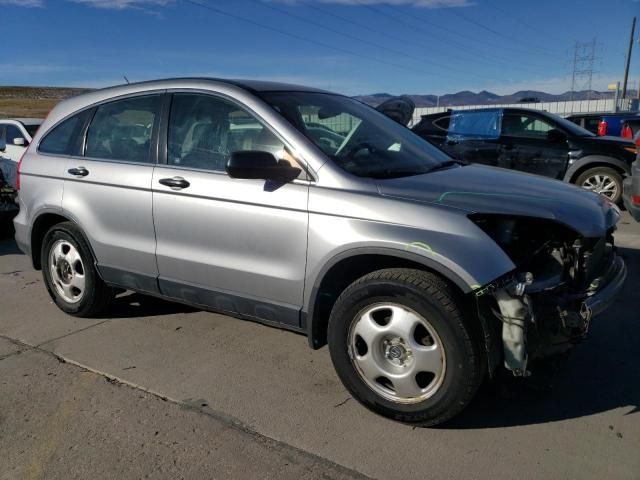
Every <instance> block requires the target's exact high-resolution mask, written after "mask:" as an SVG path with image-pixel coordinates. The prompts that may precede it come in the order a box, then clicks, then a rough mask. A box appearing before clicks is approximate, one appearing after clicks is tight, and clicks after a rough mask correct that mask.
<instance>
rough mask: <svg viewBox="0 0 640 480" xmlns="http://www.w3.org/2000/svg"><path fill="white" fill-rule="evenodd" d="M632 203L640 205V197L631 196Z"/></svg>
mask: <svg viewBox="0 0 640 480" xmlns="http://www.w3.org/2000/svg"><path fill="white" fill-rule="evenodd" d="M631 203H633V204H634V205H640V195H631Z"/></svg>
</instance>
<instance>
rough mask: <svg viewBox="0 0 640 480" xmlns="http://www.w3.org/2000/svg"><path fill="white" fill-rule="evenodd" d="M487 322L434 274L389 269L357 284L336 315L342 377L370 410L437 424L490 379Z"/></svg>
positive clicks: (336, 354) (333, 348)
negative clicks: (466, 309)
mask: <svg viewBox="0 0 640 480" xmlns="http://www.w3.org/2000/svg"><path fill="white" fill-rule="evenodd" d="M479 339H480V330H479V325H478V324H477V323H475V322H474V320H473V319H472V318H469V317H465V316H464V315H463V312H462V308H461V306H460V305H459V304H458V303H457V302H456V300H455V295H454V293H453V291H452V289H451V288H450V287H449V286H448V285H447V284H446V283H445V282H444V281H443V280H441V279H440V278H439V277H437V276H436V275H434V274H431V273H429V272H424V271H420V270H412V269H385V270H380V271H377V272H373V273H371V274H369V275H366V276H364V277H362V278H360V279H359V280H357V281H356V282H354V283H353V284H351V285H350V286H349V287H348V288H347V289H346V290H345V291H344V292H343V293H342V295H341V296H340V297H339V298H338V300H337V301H336V304H335V306H334V308H333V311H332V313H331V318H330V320H329V332H328V340H329V349H330V352H331V359H332V361H333V364H334V366H335V368H336V371H337V373H338V376H339V377H340V379H341V380H342V382H343V384H344V385H345V387H346V388H347V389H348V390H349V391H350V392H351V394H352V395H353V396H354V397H355V398H356V399H357V400H358V401H360V402H361V403H362V404H363V405H365V406H366V407H367V408H369V409H371V410H373V411H375V412H377V413H379V414H382V415H384V416H386V417H389V418H392V419H395V420H399V421H402V422H407V423H413V424H419V425H422V426H433V425H437V424H440V423H443V422H445V421H447V420H449V419H450V418H452V417H453V416H455V415H456V414H457V413H459V412H460V411H461V410H462V409H463V408H464V407H465V406H466V405H467V404H468V403H469V402H470V401H471V399H472V398H473V396H474V395H475V393H476V391H477V389H478V387H479V385H480V383H481V382H482V379H483V377H484V365H485V363H484V362H483V361H482V349H481V346H480V345H481V342H480V340H479Z"/></svg>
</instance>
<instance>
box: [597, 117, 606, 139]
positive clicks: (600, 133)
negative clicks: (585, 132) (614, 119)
mask: <svg viewBox="0 0 640 480" xmlns="http://www.w3.org/2000/svg"><path fill="white" fill-rule="evenodd" d="M606 134H607V122H606V121H604V120H600V123H599V124H598V136H600V137H604V136H605V135H606Z"/></svg>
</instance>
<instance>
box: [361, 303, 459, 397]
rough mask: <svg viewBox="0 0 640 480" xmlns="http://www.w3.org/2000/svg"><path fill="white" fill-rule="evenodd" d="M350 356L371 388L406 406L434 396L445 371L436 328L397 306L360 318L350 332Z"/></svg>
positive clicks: (372, 308)
mask: <svg viewBox="0 0 640 480" xmlns="http://www.w3.org/2000/svg"><path fill="white" fill-rule="evenodd" d="M349 356H350V358H351V361H352V363H353V365H354V367H355V369H356V371H357V372H358V374H359V375H360V377H361V378H362V380H363V381H364V382H365V383H366V384H367V386H368V387H369V388H371V389H372V390H373V391H374V392H375V393H377V394H378V395H380V396H381V397H383V398H385V399H387V400H390V401H392V402H396V403H402V404H412V403H418V402H421V401H423V400H425V399H427V398H429V397H431V396H432V395H434V394H435V393H436V392H437V391H438V389H439V388H440V386H441V385H442V381H443V379H444V375H445V371H446V355H445V351H444V347H443V343H442V341H441V340H440V337H439V336H438V334H437V333H436V331H435V329H434V328H433V326H432V325H431V324H430V323H429V322H428V321H427V320H426V319H425V318H424V317H422V316H421V315H419V314H418V313H416V312H415V311H413V310H411V309H409V308H407V307H405V306H402V305H398V304H394V303H378V304H375V305H371V306H369V307H367V308H366V309H364V310H362V311H361V312H360V313H359V314H358V315H357V316H356V319H355V321H354V322H353V323H352V325H351V328H350V331H349Z"/></svg>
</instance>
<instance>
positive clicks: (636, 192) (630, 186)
mask: <svg viewBox="0 0 640 480" xmlns="http://www.w3.org/2000/svg"><path fill="white" fill-rule="evenodd" d="M623 188H624V192H623V195H622V199H623V201H624V206H625V208H626V209H627V211H628V212H629V213H630V214H631V216H632V217H633V218H634V219H635V220H636V221H638V222H640V162H639V161H637V160H636V161H635V162H634V163H633V165H632V174H631V176H630V177H627V178H625V180H624V187H623Z"/></svg>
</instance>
